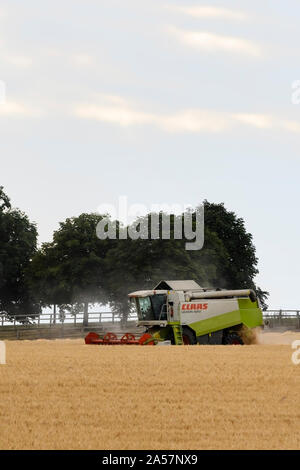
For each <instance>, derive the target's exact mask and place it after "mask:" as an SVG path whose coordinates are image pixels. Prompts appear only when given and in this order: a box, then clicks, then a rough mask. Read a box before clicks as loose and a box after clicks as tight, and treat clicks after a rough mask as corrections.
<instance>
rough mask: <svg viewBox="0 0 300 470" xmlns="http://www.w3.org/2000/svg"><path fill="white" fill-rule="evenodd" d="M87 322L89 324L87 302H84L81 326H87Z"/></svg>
mask: <svg viewBox="0 0 300 470" xmlns="http://www.w3.org/2000/svg"><path fill="white" fill-rule="evenodd" d="M88 324H89V303H88V302H84V310H83V326H88Z"/></svg>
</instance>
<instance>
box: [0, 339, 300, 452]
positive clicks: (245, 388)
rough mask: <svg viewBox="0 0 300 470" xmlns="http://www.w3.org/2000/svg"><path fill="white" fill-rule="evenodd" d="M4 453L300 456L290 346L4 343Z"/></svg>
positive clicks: (299, 413)
mask: <svg viewBox="0 0 300 470" xmlns="http://www.w3.org/2000/svg"><path fill="white" fill-rule="evenodd" d="M6 345H7V364H6V365H0V449H113V450H116V449H166V450H173V449H273V448H278V449H299V448H300V393H299V391H300V365H299V366H295V365H293V364H292V362H291V351H292V350H291V347H290V345H274V344H260V345H251V346H171V347H158V346H152V347H151V346H144V347H142V346H92V345H85V344H84V342H83V340H52V341H47V340H38V341H10V342H9V341H8V342H6Z"/></svg>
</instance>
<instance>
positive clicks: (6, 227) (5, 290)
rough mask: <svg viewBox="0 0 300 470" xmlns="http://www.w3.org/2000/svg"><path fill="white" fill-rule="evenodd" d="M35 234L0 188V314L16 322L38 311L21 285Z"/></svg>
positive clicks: (34, 245)
mask: <svg viewBox="0 0 300 470" xmlns="http://www.w3.org/2000/svg"><path fill="white" fill-rule="evenodd" d="M36 241H37V230H36V226H35V224H34V223H32V222H30V221H29V219H28V217H27V216H26V215H25V214H24V213H23V212H21V211H20V210H19V209H13V208H12V207H11V203H10V199H9V197H8V196H7V195H6V194H5V192H4V190H3V187H2V186H0V312H1V313H5V314H6V315H7V316H8V317H10V316H13V315H18V316H19V320H20V321H22V320H24V321H26V317H30V316H35V315H36V314H38V313H39V311H40V307H39V304H38V303H37V302H35V301H34V300H33V297H32V296H31V294H30V292H29V289H28V287H27V285H26V282H25V270H26V268H27V267H28V266H29V264H30V260H31V258H32V256H33V255H34V253H35V251H36Z"/></svg>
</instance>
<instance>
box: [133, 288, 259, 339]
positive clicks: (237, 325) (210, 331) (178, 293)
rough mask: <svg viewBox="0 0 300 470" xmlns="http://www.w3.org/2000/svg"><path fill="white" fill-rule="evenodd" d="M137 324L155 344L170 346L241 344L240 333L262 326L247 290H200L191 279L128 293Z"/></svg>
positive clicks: (257, 306)
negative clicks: (165, 343)
mask: <svg viewBox="0 0 300 470" xmlns="http://www.w3.org/2000/svg"><path fill="white" fill-rule="evenodd" d="M129 297H130V299H131V300H132V301H133V302H134V303H135V306H136V310H137V315H138V325H139V326H144V327H145V328H146V330H147V332H148V333H150V334H151V335H152V336H153V337H154V338H155V339H156V341H164V340H170V341H171V342H172V343H173V344H197V343H198V344H243V339H242V332H245V330H247V329H251V328H254V327H257V326H261V325H262V324H263V320H262V311H261V309H260V307H259V303H258V300H257V298H256V294H255V292H254V291H253V290H251V289H241V290H226V289H211V288H210V289H207V288H202V287H201V286H199V285H198V284H197V283H196V282H195V281H193V280H187V281H161V282H159V283H158V285H157V286H155V287H154V289H153V290H143V291H136V292H132V293H131V294H129Z"/></svg>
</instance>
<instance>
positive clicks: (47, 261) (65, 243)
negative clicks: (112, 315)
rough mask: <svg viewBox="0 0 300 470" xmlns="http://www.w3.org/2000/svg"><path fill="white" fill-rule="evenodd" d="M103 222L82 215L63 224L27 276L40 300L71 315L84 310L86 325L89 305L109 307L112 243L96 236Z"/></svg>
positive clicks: (95, 217)
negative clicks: (108, 267)
mask: <svg viewBox="0 0 300 470" xmlns="http://www.w3.org/2000/svg"><path fill="white" fill-rule="evenodd" d="M101 218H102V216H101V215H98V214H81V215H80V216H78V217H72V218H68V219H66V220H65V221H64V222H61V223H60V227H59V229H58V230H57V231H55V232H54V235H53V241H52V242H51V243H44V244H43V245H42V247H41V249H40V250H39V251H38V252H37V253H36V255H35V256H34V258H33V260H32V263H31V266H30V269H29V270H28V272H27V278H28V282H29V285H30V288H31V292H32V293H34V295H35V297H36V299H37V300H39V301H40V302H41V303H42V304H43V305H44V306H45V305H52V304H57V305H59V306H60V309H61V310H68V311H70V312H78V311H82V310H83V311H84V313H85V323H86V322H87V312H88V304H89V303H94V302H99V303H106V298H105V290H104V281H105V277H104V267H103V265H104V258H105V255H106V251H107V249H108V247H109V245H110V244H111V243H112V241H111V240H99V239H98V238H97V236H96V226H97V223H98V222H99V220H101Z"/></svg>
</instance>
